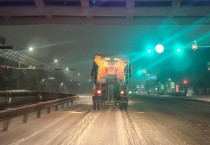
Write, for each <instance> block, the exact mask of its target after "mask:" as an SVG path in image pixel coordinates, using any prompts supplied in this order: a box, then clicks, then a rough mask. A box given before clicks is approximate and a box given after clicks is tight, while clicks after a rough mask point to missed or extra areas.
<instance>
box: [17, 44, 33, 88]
mask: <svg viewBox="0 0 210 145" xmlns="http://www.w3.org/2000/svg"><path fill="white" fill-rule="evenodd" d="M28 50H29V51H33V47H29V48H28V49H19V62H18V78H17V89H20V84H19V81H20V67H21V51H28Z"/></svg>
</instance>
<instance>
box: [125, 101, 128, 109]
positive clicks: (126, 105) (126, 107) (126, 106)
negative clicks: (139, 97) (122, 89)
mask: <svg viewBox="0 0 210 145" xmlns="http://www.w3.org/2000/svg"><path fill="white" fill-rule="evenodd" d="M127 110H128V103H126V104H125V111H127Z"/></svg>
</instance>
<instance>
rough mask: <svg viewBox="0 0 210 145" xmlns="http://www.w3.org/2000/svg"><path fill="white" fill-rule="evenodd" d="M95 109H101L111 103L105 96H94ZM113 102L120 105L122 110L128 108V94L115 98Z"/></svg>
mask: <svg viewBox="0 0 210 145" xmlns="http://www.w3.org/2000/svg"><path fill="white" fill-rule="evenodd" d="M92 100H93V109H94V110H101V108H102V106H104V105H106V103H107V104H110V102H109V101H108V100H107V97H105V96H93V97H92ZM113 103H114V105H115V106H119V108H120V110H127V108H128V97H127V96H118V97H116V98H114V100H113Z"/></svg>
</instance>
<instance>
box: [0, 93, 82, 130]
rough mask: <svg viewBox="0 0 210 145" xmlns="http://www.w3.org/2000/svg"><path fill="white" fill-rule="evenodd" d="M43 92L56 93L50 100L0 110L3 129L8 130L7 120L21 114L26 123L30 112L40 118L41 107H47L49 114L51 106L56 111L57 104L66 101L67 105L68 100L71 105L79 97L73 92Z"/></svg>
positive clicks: (62, 103)
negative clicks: (54, 97)
mask: <svg viewBox="0 0 210 145" xmlns="http://www.w3.org/2000/svg"><path fill="white" fill-rule="evenodd" d="M45 93H47V95H49V96H50V95H52V96H53V95H54V96H55V94H56V95H57V98H56V99H54V100H50V101H44V102H39V103H36V104H30V105H25V106H21V107H16V108H9V109H6V110H2V111H0V121H3V131H6V130H8V127H9V121H10V120H11V119H13V118H15V117H18V116H23V123H26V122H27V119H28V114H29V113H31V112H37V118H40V117H41V110H42V109H47V113H48V114H50V108H51V107H55V111H57V110H58V106H59V105H62V108H64V104H65V103H67V106H68V107H69V103H70V102H71V105H73V104H74V102H75V101H76V100H78V99H79V97H78V96H76V95H75V94H74V95H73V94H61V93H49V92H45ZM45 95H46V94H45Z"/></svg>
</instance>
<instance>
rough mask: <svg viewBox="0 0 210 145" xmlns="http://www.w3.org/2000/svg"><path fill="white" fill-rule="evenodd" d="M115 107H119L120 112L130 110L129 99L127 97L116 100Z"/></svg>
mask: <svg viewBox="0 0 210 145" xmlns="http://www.w3.org/2000/svg"><path fill="white" fill-rule="evenodd" d="M114 104H115V105H119V108H120V110H126V111H127V109H128V97H127V96H120V97H119V99H115V100H114Z"/></svg>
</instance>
